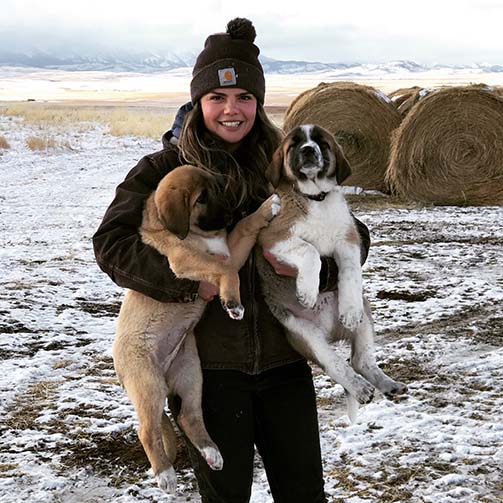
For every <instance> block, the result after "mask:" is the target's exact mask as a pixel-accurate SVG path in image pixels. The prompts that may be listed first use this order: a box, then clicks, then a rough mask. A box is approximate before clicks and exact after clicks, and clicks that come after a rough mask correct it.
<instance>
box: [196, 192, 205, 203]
mask: <svg viewBox="0 0 503 503" xmlns="http://www.w3.org/2000/svg"><path fill="white" fill-rule="evenodd" d="M207 202H208V192H206V191H205V190H203V191H202V192H201V194H199V197H198V198H197V200H196V203H197V204H206V203H207Z"/></svg>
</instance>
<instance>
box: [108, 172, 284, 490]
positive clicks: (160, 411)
mask: <svg viewBox="0 0 503 503" xmlns="http://www.w3.org/2000/svg"><path fill="white" fill-rule="evenodd" d="M210 183H211V177H210V176H209V175H208V174H207V173H205V172H203V171H202V170H200V169H199V168H195V167H192V166H183V167H180V168H176V169H175V170H173V171H172V172H171V173H169V174H168V175H167V176H166V177H165V178H163V180H162V181H161V182H160V184H159V186H158V188H157V190H156V191H155V192H154V193H153V194H152V195H151V196H150V197H149V198H148V200H147V202H146V205H145V210H144V214H143V222H142V225H141V228H140V235H141V237H142V240H143V241H144V242H145V243H146V244H148V245H150V246H152V247H154V248H155V249H156V250H157V251H159V252H160V253H162V254H163V255H165V256H166V257H167V258H168V261H169V265H170V267H171V269H172V270H173V272H174V273H175V274H176V276H178V277H180V278H188V279H191V280H194V281H206V282H209V283H212V284H214V285H216V286H218V287H219V292H220V297H221V300H222V304H223V306H224V308H225V309H226V310H227V311H228V313H229V315H230V316H231V317H233V318H239V316H242V314H243V308H242V306H241V304H240V296H239V276H238V271H239V269H240V268H241V267H242V265H243V264H244V262H245V260H246V258H247V257H248V254H249V253H250V251H251V249H252V247H253V246H254V244H255V241H256V237H257V234H258V232H259V231H260V229H262V228H263V227H265V226H267V225H268V223H269V221H270V220H271V219H272V218H273V216H274V214H275V212H276V211H277V207H276V208H274V205H275V200H274V196H273V197H271V198H269V199H268V200H267V201H265V202H264V203H263V204H262V206H261V207H260V208H259V209H258V210H257V211H256V212H255V213H253V214H252V215H250V216H248V217H246V218H244V219H243V220H241V221H240V222H239V223H238V224H237V225H236V227H235V229H234V230H233V231H232V233H231V234H230V235H229V237H228V240H227V244H228V251H230V254H231V257H229V258H228V259H227V260H225V261H222V260H221V259H219V258H218V257H217V256H215V255H214V254H212V253H211V252H212V250H209V249H208V243H209V242H211V239H210V241H208V238H220V239H221V240H223V241H222V242H224V243H225V238H226V234H225V230H216V231H202V230H201V229H200V228H199V227H198V226H197V222H198V219H199V217H201V216H204V212H205V207H204V205H202V204H200V203H198V202H197V201H198V198H199V196H200V194H201V193H202V191H203V190H205V189H206V188H207V187H208V186H209V184H210ZM208 204H209V203H208ZM224 248H225V246H224ZM216 253H223V251H219V250H216ZM166 266H167V265H166ZM205 305H206V302H204V301H203V300H202V299H200V298H198V299H197V300H196V301H195V302H191V303H162V302H158V301H156V300H154V299H151V298H149V297H147V296H145V295H143V294H141V293H139V292H135V291H128V292H127V293H126V296H125V299H124V302H123V304H122V307H121V312H120V314H119V320H118V328H117V335H116V338H115V342H114V347H113V356H114V364H115V369H116V372H117V375H118V377H119V380H120V381H121V383H122V384H123V386H124V387H125V388H126V391H127V393H128V395H129V398H130V399H131V401H132V403H133V405H134V407H135V409H136V412H137V414H138V420H139V437H140V440H141V442H142V445H143V447H144V449H145V452H146V453H147V456H148V458H149V461H150V463H151V465H152V469H153V471H154V473H155V475H156V478H157V481H158V484H159V486H160V487H161V488H162V489H164V490H165V491H169V492H173V491H174V490H175V488H176V477H175V474H174V470H173V466H172V464H173V460H174V456H175V454H176V447H175V444H176V439H175V438H174V432H173V428H172V426H171V423H170V421H169V419H168V418H167V416H166V415H165V414H164V405H165V401H166V397H167V395H168V394H173V395H178V396H179V397H180V398H181V399H182V405H181V410H180V414H179V416H178V423H179V425H180V426H181V427H182V429H183V430H184V432H185V434H186V435H187V436H188V438H189V439H190V440H191V442H192V444H193V445H194V446H195V447H196V448H198V449H199V451H200V452H201V454H202V456H203V457H204V458H205V459H206V461H207V463H208V464H209V465H210V467H211V468H213V469H217V470H218V469H221V468H222V463H223V460H222V458H221V455H220V452H219V451H218V447H217V446H216V445H215V444H214V443H213V441H212V440H211V438H210V437H209V435H208V432H207V431H206V428H205V426H204V422H203V418H202V412H201V390H202V373H201V368H200V361H199V357H198V354H197V348H196V343H195V337H194V333H193V328H194V326H195V324H196V323H197V322H198V320H199V319H200V317H201V315H202V313H203V311H204V308H205Z"/></svg>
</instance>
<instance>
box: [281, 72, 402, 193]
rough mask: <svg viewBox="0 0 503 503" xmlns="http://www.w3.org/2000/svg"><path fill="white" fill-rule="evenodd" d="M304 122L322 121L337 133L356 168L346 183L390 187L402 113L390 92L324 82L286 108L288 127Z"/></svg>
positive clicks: (378, 187) (383, 188)
mask: <svg viewBox="0 0 503 503" xmlns="http://www.w3.org/2000/svg"><path fill="white" fill-rule="evenodd" d="M300 124H318V125H320V126H323V127H324V128H326V129H328V130H329V131H330V132H331V133H332V134H333V135H334V136H335V138H336V139H337V141H338V142H339V144H340V145H341V147H342V148H343V150H344V153H345V155H346V157H347V158H348V161H349V164H350V165H351V170H352V175H351V176H350V177H349V178H348V179H347V180H346V181H345V182H344V185H356V186H359V187H363V188H364V189H374V190H380V191H383V192H387V191H388V187H387V186H386V183H385V180H384V176H385V172H386V166H387V164H388V158H389V151H390V141H391V140H390V135H391V132H392V131H393V130H394V129H395V128H397V127H398V126H399V124H400V115H399V114H398V112H397V111H396V109H395V107H394V106H393V105H392V104H391V102H390V100H389V98H388V97H387V96H386V95H384V94H383V93H381V92H380V91H377V90H376V89H374V88H372V87H369V86H362V85H358V84H355V83H353V82H335V83H330V84H327V83H321V84H319V85H318V86H317V87H315V88H313V89H309V90H307V91H304V92H303V93H302V94H300V95H299V96H297V97H296V98H295V99H294V100H293V101H292V103H291V104H290V106H289V107H288V109H287V110H286V112H285V119H284V124H283V128H284V130H285V131H286V132H288V131H289V130H290V129H292V128H294V127H296V126H298V125H300Z"/></svg>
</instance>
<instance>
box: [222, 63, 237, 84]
mask: <svg viewBox="0 0 503 503" xmlns="http://www.w3.org/2000/svg"><path fill="white" fill-rule="evenodd" d="M218 80H219V81H220V85H221V86H235V85H236V71H235V70H234V68H232V67H231V68H222V69H221V70H218Z"/></svg>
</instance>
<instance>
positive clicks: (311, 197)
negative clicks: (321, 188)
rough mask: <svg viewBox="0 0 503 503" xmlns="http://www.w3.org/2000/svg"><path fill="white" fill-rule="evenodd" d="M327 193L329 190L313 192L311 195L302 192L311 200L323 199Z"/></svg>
mask: <svg viewBox="0 0 503 503" xmlns="http://www.w3.org/2000/svg"><path fill="white" fill-rule="evenodd" d="M328 194H329V192H320V193H319V194H314V195H311V194H304V195H305V196H306V197H307V198H308V199H311V200H312V201H323V199H325V197H327V195H328Z"/></svg>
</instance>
